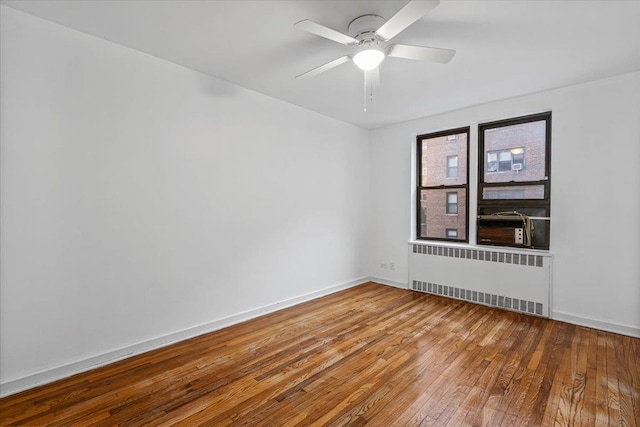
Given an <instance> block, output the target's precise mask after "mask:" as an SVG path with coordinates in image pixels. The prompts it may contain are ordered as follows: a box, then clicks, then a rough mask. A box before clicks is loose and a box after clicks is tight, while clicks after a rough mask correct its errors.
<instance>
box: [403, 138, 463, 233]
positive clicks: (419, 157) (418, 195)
mask: <svg viewBox="0 0 640 427" xmlns="http://www.w3.org/2000/svg"><path fill="white" fill-rule="evenodd" d="M461 133H466V135H467V161H466V178H467V179H466V183H465V184H455V185H431V186H424V187H423V186H422V176H423V175H422V170H423V166H422V140H424V139H431V138H439V137H448V136H450V135H452V134H454V135H456V138H455V139H448V138H447V142H458V141H459V138H458V137H457V135H459V134H461ZM470 144H471V126H464V127H460V128H454V129H447V130H443V131H438V132H431V133H427V134H422V135H418V136H416V149H417V150H416V159H417V161H416V164H415V168H416V204H415V209H416V212H415V215H416V216H415V221H416V231H415V238H416V240H426V241H444V242H457V243H469V199H470V195H469V180H470V176H469V164H470V163H471V162H470V151H469V150H470V148H471V146H470ZM447 170H448V168H445V179H446V178H448V177H447V174H446V172H447ZM457 177H458V178H459V177H460V159H459V158H458V176H457ZM429 189H431V190H443V189H447V190H449V189H452V190H453V189H456V190H457V189H463V190H464V191H465V194H466V196H465V233H464V235H465V238H464V239H450V238H447V237H444V238H440V237H422V236H421V235H420V230H421V225H422V224H421V222H420V220H421V215H420V213H421V205H420V202H421V200H422V197H421V194H422V190H429ZM445 197H446V196H445ZM458 200H459V197H458ZM445 201H446V200H445ZM445 206H446V203H445ZM445 209H446V207H445ZM458 212H460V203H458ZM446 215H459V214H446Z"/></svg>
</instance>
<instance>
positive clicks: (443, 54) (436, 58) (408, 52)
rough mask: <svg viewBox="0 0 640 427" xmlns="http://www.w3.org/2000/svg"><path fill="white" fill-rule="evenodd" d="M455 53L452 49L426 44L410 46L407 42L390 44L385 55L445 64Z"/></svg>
mask: <svg viewBox="0 0 640 427" xmlns="http://www.w3.org/2000/svg"><path fill="white" fill-rule="evenodd" d="M455 54H456V51H455V50H452V49H440V48H437V47H427V46H410V45H408V44H392V45H389V47H388V48H387V55H389V56H391V57H394V58H405V59H414V60H417V61H431V62H439V63H441V64H446V63H447V62H449V61H451V58H453V56H454V55H455Z"/></svg>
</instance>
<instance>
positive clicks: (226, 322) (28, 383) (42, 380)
mask: <svg viewBox="0 0 640 427" xmlns="http://www.w3.org/2000/svg"><path fill="white" fill-rule="evenodd" d="M369 280H370V278H369V277H361V278H358V279H354V280H350V281H348V282H344V283H341V284H339V285H335V286H331V287H329V288H325V289H321V290H319V291H314V292H310V293H308V294H304V295H300V296H297V297H294V298H290V299H287V300H284V301H279V302H276V303H273V304H268V305H265V306H263V307H258V308H255V309H252V310H248V311H244V312H242V313H238V314H235V315H233V316H229V317H225V318H223V319H218V320H214V321H213V322H209V323H206V324H204V325H199V326H194V327H192V328H188V329H184V330H182V331H178V332H174V333H171V334H168V335H164V336H161V337H158V338H154V339H151V340H148V341H144V342H141V343H138V344H134V345H131V346H127V347H123V348H120V349H117V350H113V351H110V352H108V353H104V354H101V355H98V356H93V357H89V358H87V359H82V360H78V361H75V362H72V363H69V364H66V365H63V366H58V367H56V368H51V369H46V370H44V371H41V372H37V373H35V374H31V375H28V376H26V377H22V378H18V379H15V380H10V381H6V382H4V383H1V384H0V397H5V396H8V395H11V394H15V393H18V392H21V391H24V390H28V389H30V388H33V387H37V386H40V385H44V384H48V383H50V382H53V381H57V380H60V379H62V378H67V377H70V376H72V375H75V374H79V373H81V372H86V371H89V370H92V369H95V368H98V367H100V366H104V365H108V364H110V363H113V362H117V361H119V360H122V359H126V358H129V357H132V356H137V355H139V354H142V353H145V352H147V351H151V350H155V349H157V348H160V347H165V346H168V345H171V344H174V343H176V342H179V341H183V340H186V339H189V338H193V337H196V336H198V335H202V334H206V333H209V332H213V331H216V330H218V329H222V328H226V327H228V326H231V325H234V324H236V323H240V322H244V321H246V320H250V319H253V318H255V317H258V316H262V315H264V314H268V313H272V312H274V311H278V310H282V309H283V308H287V307H291V306H294V305H297V304H300V303H303V302H306V301H310V300H313V299H316V298H320V297H323V296H325V295H329V294H332V293H334V292H338V291H342V290H345V289H348V288H352V287H354V286H357V285H360V284H362V283H366V282H368V281H369Z"/></svg>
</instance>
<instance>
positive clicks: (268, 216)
mask: <svg viewBox="0 0 640 427" xmlns="http://www.w3.org/2000/svg"><path fill="white" fill-rule="evenodd" d="M1 11H2V13H1V15H2V22H1V28H2V33H1V39H2V44H1V52H2V53H1V54H2V57H1V67H2V68H1V70H0V72H1V88H0V89H1V91H2V96H1V105H0V107H1V111H2V115H1V123H0V124H1V133H0V138H1V143H2V144H1V187H0V190H1V197H2V205H1V223H0V224H1V241H0V244H1V247H2V258H1V266H0V267H1V276H0V282H1V287H0V298H1V299H0V316H1V318H0V363H1V364H0V372H1V378H2V379H1V381H2V383H5V385H6V383H8V382H12V381H13V382H15V381H16V380H19V379H21V378H25V377H29V376H31V375H33V374H37V373H38V372H41V371H45V372H46V371H48V370H52V369H54V368H59V367H61V366H64V365H67V364H72V365H73V364H74V363H78V362H79V361H83V360H87V359H91V358H94V359H92V360H94V361H99V356H100V355H104V354H109V353H110V352H113V351H114V350H117V349H122V348H125V349H126V348H129V347H130V346H135V345H136V344H139V343H141V342H145V341H147V340H154V339H157V338H158V337H163V336H166V335H168V334H172V333H174V332H177V331H182V330H185V329H189V328H193V327H197V326H198V325H203V324H210V322H215V321H216V320H219V319H224V318H227V317H229V316H234V315H238V314H239V313H240V314H242V313H243V312H246V311H251V310H256V309H260V308H261V307H264V306H269V307H275V305H274V304H276V303H278V302H281V301H284V300H290V299H292V298H297V297H301V296H304V295H307V294H312V295H317V294H318V292H320V293H322V291H323V290H324V289H326V288H331V287H335V288H334V289H337V288H339V287H340V285H342V286H349V285H352V284H354V283H357V282H358V281H362V280H364V279H365V278H366V276H367V275H368V255H367V252H366V248H367V247H368V245H367V233H368V230H369V224H368V221H367V218H368V213H369V212H368V206H369V194H368V188H369V181H368V180H369V177H368V143H367V142H368V133H367V132H366V131H365V130H362V129H359V128H356V127H354V126H351V125H347V124H344V123H342V122H338V121H336V120H333V119H330V118H327V117H324V116H320V115H318V114H316V113H313V112H310V111H307V110H304V109H302V108H299V107H296V106H293V105H290V104H287V103H284V102H280V101H277V100H274V99H272V98H269V97H266V96H263V95H261V94H257V93H254V92H252V91H249V90H246V89H243V88H240V87H238V86H234V85H231V84H228V83H225V82H223V81H220V80H217V79H214V78H210V77H207V76H205V75H202V74H199V73H197V72H194V71H192V70H189V69H186V68H183V67H180V66H177V65H175V64H172V63H168V62H166V61H163V60H160V59H157V58H155V57H152V56H149V55H146V54H142V53H140V52H137V51H134V50H131V49H128V48H124V47H122V46H119V45H115V44H113V43H110V42H107V41H104V40H100V39H97V38H94V37H91V36H88V35H85V34H82V33H79V32H77V31H73V30H70V29H67V28H65V27H61V26H58V25H56V24H53V23H50V22H47V21H43V20H40V19H38V18H35V17H32V16H30V15H26V14H23V13H21V12H18V11H15V10H13V9H10V8H7V7H6V6H2V7H1ZM116 353H117V352H116ZM116 353H111V354H112V355H114V354H115V355H116V356H118V354H116ZM120 356H121V354H120ZM96 357H98V359H95V358H96ZM77 367H82V364H81V363H80V364H78V365H76V366H75V368H77ZM70 369H74V368H73V367H72V368H70ZM58 373H59V374H62V375H66V374H68V373H69V372H68V370H67V371H64V370H62V371H59V372H58ZM40 379H41V380H46V379H47V378H46V375H45V376H43V377H42V378H40ZM49 379H50V378H49ZM6 391H10V390H6Z"/></svg>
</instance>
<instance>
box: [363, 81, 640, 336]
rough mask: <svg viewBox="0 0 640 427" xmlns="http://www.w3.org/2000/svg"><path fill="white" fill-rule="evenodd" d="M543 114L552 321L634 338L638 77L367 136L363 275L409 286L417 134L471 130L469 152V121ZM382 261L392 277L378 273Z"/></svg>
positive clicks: (639, 313)
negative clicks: (368, 246)
mask: <svg viewBox="0 0 640 427" xmlns="http://www.w3.org/2000/svg"><path fill="white" fill-rule="evenodd" d="M426 102H428V101H426ZM548 110H551V111H552V112H553V117H552V182H551V217H552V222H551V252H552V254H553V255H554V263H553V279H552V280H553V305H552V310H553V312H554V313H553V317H555V318H557V319H562V320H567V321H571V322H574V323H581V324H586V325H592V326H596V327H600V328H603V329H610V330H614V331H619V332H623V333H629V334H634V335H638V336H640V226H639V221H638V218H640V191H639V188H640V168H638V165H637V163H638V161H639V160H640V73H638V72H636V73H632V74H627V75H622V76H618V77H615V78H610V79H606V80H599V81H595V82H591V83H587V84H582V85H578V86H572V87H567V88H563V89H559V90H553V91H549V92H545V93H539V94H535V95H530V96H525V97H519V98H514V99H509V100H504V101H500V102H495V103H491V104H485V105H479V106H476V107H472V108H467V109H463V110H459V111H454V112H450V113H446V114H441V115H438V116H432V117H427V118H424V119H419V120H415V121H411V122H406V123H402V124H399V125H395V126H390V127H386V128H382V129H378V130H375V131H372V132H371V134H370V159H371V164H370V174H371V203H372V213H373V215H372V227H373V228H372V229H373V230H374V232H373V233H372V238H373V241H372V258H371V271H372V276H374V277H379V278H381V279H383V280H384V281H388V282H392V283H402V284H406V283H407V280H408V263H407V260H408V257H407V253H408V252H407V250H408V246H407V242H408V241H409V240H410V239H411V238H412V236H411V233H410V229H411V227H412V224H411V222H412V221H413V218H414V215H413V211H412V203H411V194H412V183H411V176H412V173H413V163H412V159H411V151H412V145H413V144H415V136H416V135H419V134H424V133H429V132H434V131H440V130H446V129H451V128H456V127H461V126H467V125H472V132H471V137H472V139H473V143H472V144H471V145H472V147H477V145H475V142H476V141H475V138H476V137H477V136H476V134H477V127H476V124H477V123H478V122H483V121H490V120H497V119H506V118H510V117H516V116H521V115H526V114H530V113H537V112H542V111H548ZM472 164H475V163H472ZM471 170H472V171H474V168H473V167H472V168H471ZM472 175H473V176H472V178H473V180H472V185H471V186H470V188H471V191H472V192H474V191H475V188H476V187H475V182H476V181H475V171H474V172H473V174H472ZM474 204H475V198H474V199H473V200H472V205H471V206H474ZM471 211H472V212H475V209H472V210H471ZM471 231H472V232H473V230H471ZM390 260H393V261H395V263H396V269H395V270H394V271H391V270H389V269H388V268H387V269H383V268H380V264H381V263H386V262H388V261H390Z"/></svg>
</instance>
